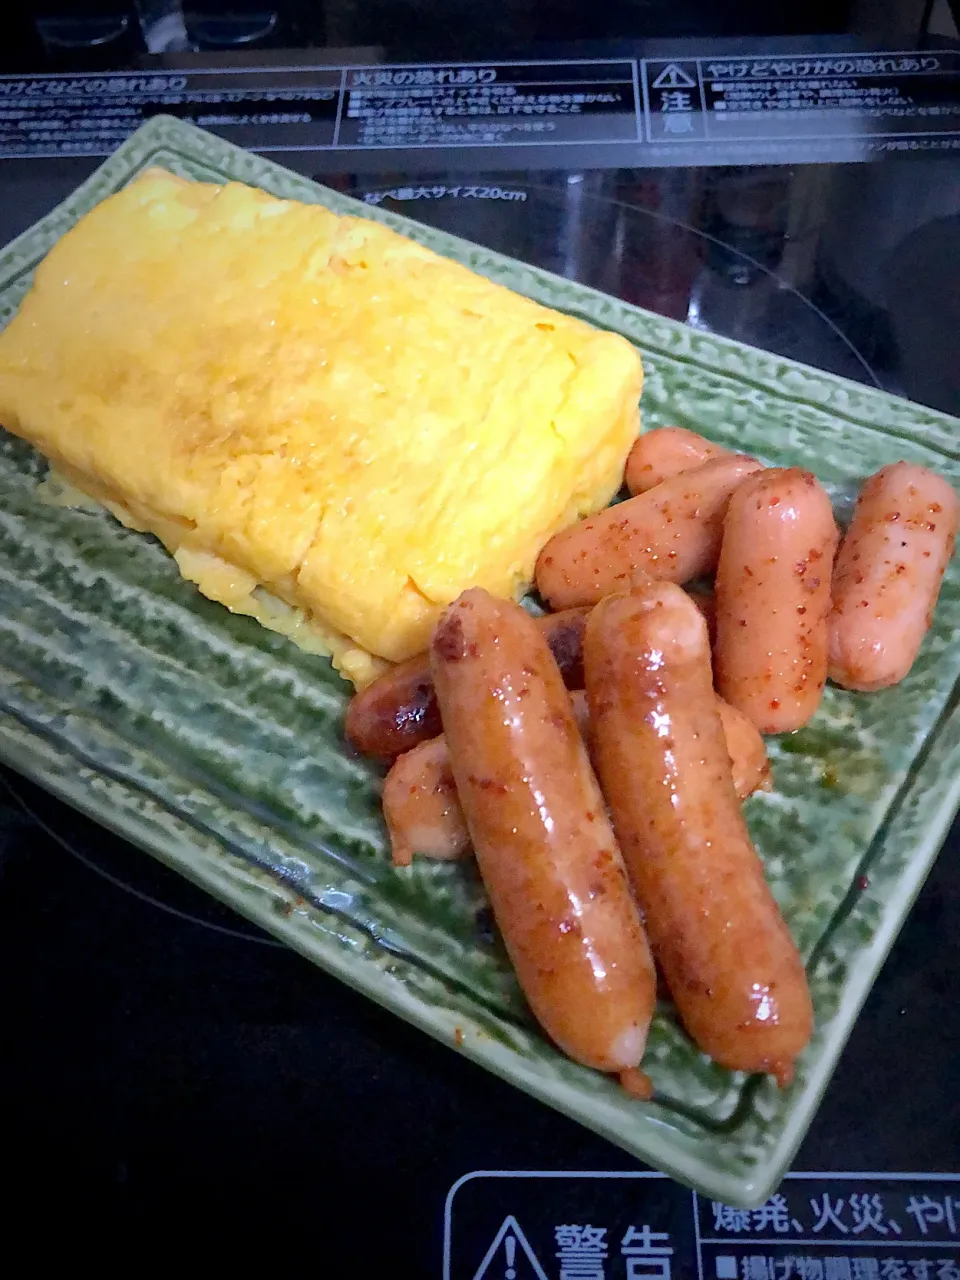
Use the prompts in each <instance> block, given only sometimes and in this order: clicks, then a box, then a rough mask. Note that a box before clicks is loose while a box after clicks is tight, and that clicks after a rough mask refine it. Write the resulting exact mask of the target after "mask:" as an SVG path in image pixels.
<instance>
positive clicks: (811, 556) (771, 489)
mask: <svg viewBox="0 0 960 1280" xmlns="http://www.w3.org/2000/svg"><path fill="white" fill-rule="evenodd" d="M836 550H837V527H836V524H835V523H834V519H833V511H832V509H831V507H830V499H829V498H828V497H827V495H826V493H825V492H824V491H823V489H822V488H821V486H820V484H819V483H818V482H817V480H816V478H815V477H814V476H812V475H811V474H810V472H809V471H800V470H798V469H797V468H790V469H787V470H784V469H779V468H778V469H774V470H770V471H765V472H763V473H762V474H761V475H758V476H753V477H751V478H750V479H749V480H747V481H746V482H745V483H744V484H743V485H742V486H741V487H740V488H739V489H738V490H737V492H736V493H735V494H734V495H733V498H732V499H731V500H730V506H729V509H728V510H727V516H726V519H725V520H724V525H723V549H722V551H721V552H720V563H719V566H718V568H717V577H716V583H715V594H716V602H717V638H716V645H715V648H714V674H715V677H716V685H717V692H718V693H719V694H720V696H721V697H722V698H725V699H726V700H727V702H729V703H731V704H732V705H733V706H735V707H737V708H738V710H740V711H742V712H743V713H744V715H746V716H748V717H749V719H750V720H752V721H753V723H754V724H755V725H756V727H757V728H758V729H759V730H760V732H761V733H788V732H790V731H791V730H793V729H799V728H800V727H801V725H804V724H806V723H807V721H808V720H809V719H810V717H811V716H812V715H813V713H814V712H815V711H816V709H817V707H818V706H819V705H820V699H821V697H822V696H823V687H824V685H825V683H826V679H827V614H828V612H829V610H830V575H831V572H832V569H833V557H834V555H835V554H836Z"/></svg>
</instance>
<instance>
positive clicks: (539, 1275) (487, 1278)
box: [473, 1213, 547, 1280]
mask: <svg viewBox="0 0 960 1280" xmlns="http://www.w3.org/2000/svg"><path fill="white" fill-rule="evenodd" d="M518 1259H519V1260H520V1262H521V1263H523V1262H524V1260H526V1262H527V1263H528V1264H529V1266H522V1267H521V1268H520V1271H519V1274H518V1269H517V1261H518ZM531 1276H532V1277H535V1280H547V1275H546V1272H545V1271H544V1269H543V1267H541V1265H540V1263H539V1262H538V1261H537V1255H536V1254H535V1253H534V1252H533V1250H532V1249H531V1247H530V1241H529V1240H528V1239H527V1237H526V1236H525V1235H524V1234H523V1231H522V1230H521V1229H520V1224H519V1222H517V1220H516V1218H515V1217H514V1216H513V1214H512V1213H511V1214H508V1215H507V1216H506V1217H505V1218H504V1220H503V1222H502V1224H501V1226H500V1230H499V1231H498V1232H497V1234H496V1235H495V1236H494V1237H493V1244H492V1245H491V1246H490V1248H489V1249H488V1250H487V1252H486V1253H485V1254H484V1255H483V1261H482V1262H481V1263H480V1265H479V1267H477V1269H476V1271H475V1272H474V1274H473V1280H528V1278H529V1277H531Z"/></svg>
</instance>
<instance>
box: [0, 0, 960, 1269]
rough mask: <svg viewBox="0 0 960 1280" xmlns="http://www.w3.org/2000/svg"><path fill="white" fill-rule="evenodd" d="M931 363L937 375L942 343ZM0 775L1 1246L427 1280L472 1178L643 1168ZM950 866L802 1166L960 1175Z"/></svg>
mask: <svg viewBox="0 0 960 1280" xmlns="http://www.w3.org/2000/svg"><path fill="white" fill-rule="evenodd" d="M891 10H893V11H894V12H891ZM265 12H266V14H267V24H266V27H264V21H263V19H264V13H265ZM928 17H929V13H928V12H927V9H926V6H924V5H920V4H918V5H913V6H910V5H903V6H896V5H893V6H885V5H883V4H874V5H868V4H857V3H850V4H843V3H839V4H836V3H826V2H823V0H813V2H811V3H804V4H799V3H797V4H785V5H780V6H773V5H770V4H769V3H766V2H761V0H741V2H740V3H737V4H724V5H717V4H704V3H667V2H665V0H649V2H646V0H636V2H635V3H626V2H625V0H621V2H620V3H611V4H605V5H604V4H593V5H591V4H587V3H586V2H585V0H583V2H581V3H573V0H559V3H554V4H551V5H547V4H544V3H542V0H539V2H535V0H515V2H514V3H503V4H495V5H485V6H480V5H477V4H471V3H466V0H450V2H449V3H446V4H440V3H434V4H428V3H427V2H426V0H376V2H375V3H370V4H357V5H354V4H340V5H336V4H328V5H326V6H321V5H309V4H306V3H302V2H301V3H291V4H287V5H279V4H276V5H271V4H254V5H250V4H245V3H241V2H240V0H231V3H230V4H229V5H221V6H217V5H215V4H213V3H212V2H211V3H206V4H204V5H203V6H202V8H201V6H199V5H198V6H196V7H195V8H194V9H189V8H188V11H187V12H186V14H185V19H186V22H185V27H184V29H185V30H186V32H187V35H188V39H189V41H190V44H191V45H192V46H193V47H196V48H199V49H201V50H214V49H223V48H240V47H243V48H246V49H250V50H256V49H258V48H264V49H265V48H268V47H277V45H282V44H284V43H298V44H299V45H301V46H302V45H304V44H308V43H313V44H317V45H323V44H333V43H336V44H338V45H363V44H378V45H388V46H392V47H393V48H394V49H395V50H396V51H397V52H398V54H402V55H403V56H406V57H417V56H424V55H427V54H433V53H439V52H446V53H449V52H454V51H456V52H460V53H465V54H469V53H470V52H482V53H483V54H485V55H487V56H489V55H490V53H491V52H493V53H494V54H495V56H498V57H499V56H504V55H505V54H507V53H511V52H515V51H516V50H522V49H524V48H525V47H526V45H527V43H528V42H532V41H538V42H540V41H551V42H553V41H562V40H581V41H599V40H602V39H609V38H635V37H649V36H680V35H684V36H688V35H744V36H759V35H775V34H814V33H831V32H837V33H842V32H847V31H851V30H860V31H862V30H867V31H871V30H875V31H878V32H879V31H884V30H886V31H889V30H891V29H897V30H905V31H906V30H908V31H909V32H911V33H912V34H913V35H915V34H916V32H918V31H919V30H920V28H921V26H922V25H923V23H924V21H925V20H926V19H927V18H928ZM138 19H139V15H138V14H137V13H136V12H134V10H133V9H132V8H130V7H125V6H122V5H109V4H97V3H95V2H94V0H89V2H88V3H83V2H82V0H81V2H79V3H76V4H71V5H52V4H39V5H33V6H30V5H24V6H18V11H17V15H16V18H11V17H9V16H7V17H5V18H3V19H0V24H6V25H5V27H4V38H3V40H2V41H0V63H2V67H0V69H2V70H14V69H29V70H31V71H49V70H64V69H67V70H76V69H91V68H97V67H110V68H114V67H120V66H123V65H127V64H128V63H129V62H130V61H132V60H135V59H137V58H139V57H142V56H143V53H144V49H145V43H144V37H143V31H142V28H141V25H140V23H139V20H138ZM38 20H39V22H38ZM124 20H125V21H124ZM231 24H232V25H231ZM258 24H259V26H258ZM258 32H259V33H260V34H258ZM111 33H112V34H111ZM238 33H239V35H238ZM240 37H242V38H240ZM5 198H7V199H9V198H11V192H10V190H7V191H5ZM951 243H955V242H951ZM944 262H945V265H946V263H947V257H945V258H944ZM911 278H912V277H911ZM938 314H941V313H940V312H939V311H938ZM932 341H934V342H935V343H936V342H939V341H942V342H944V343H946V344H947V346H946V347H945V348H944V349H945V350H947V351H948V352H952V353H953V364H954V365H955V364H956V360H955V355H956V350H957V339H956V333H955V331H949V332H947V333H941V334H939V335H936V333H935V336H934V338H933V339H932ZM0 779H5V781H2V782H0V965H2V970H0V971H2V973H3V974H4V979H5V981H4V995H5V1000H4V1004H5V1010H4V1012H5V1015H6V1016H5V1018H4V1022H3V1026H4V1030H5V1033H6V1034H5V1035H4V1043H3V1049H2V1054H0V1097H2V1099H3V1102H2V1112H0V1115H2V1117H3V1119H2V1124H3V1129H2V1133H3V1148H2V1149H3V1151H4V1154H5V1156H6V1162H7V1164H8V1166H9V1167H10V1170H11V1174H12V1177H10V1178H9V1179H8V1181H7V1187H6V1190H5V1192H4V1193H3V1210H4V1215H3V1221H4V1224H5V1226H4V1230H5V1234H6V1237H7V1239H8V1240H10V1239H18V1240H20V1239H23V1240H27V1241H29V1242H31V1243H33V1244H35V1245H40V1246H41V1247H43V1248H50V1249H55V1248H57V1247H58V1246H59V1247H69V1248H71V1249H72V1250H73V1252H74V1255H75V1256H84V1255H86V1254H87V1250H88V1247H92V1246H93V1245H95V1249H96V1253H95V1255H94V1254H90V1255H89V1256H96V1257H98V1258H100V1259H103V1258H106V1257H109V1256H110V1255H111V1253H113V1252H114V1251H117V1252H118V1253H120V1254H122V1255H123V1256H125V1258H126V1259H127V1261H128V1263H129V1262H130V1261H131V1259H136V1260H137V1265H143V1264H142V1259H143V1258H144V1257H148V1258H150V1257H154V1256H157V1255H158V1254H160V1253H162V1252H164V1251H165V1250H167V1249H174V1250H181V1249H185V1248H186V1246H187V1245H188V1244H189V1246H190V1248H191V1249H192V1250H193V1252H191V1254H190V1255H187V1254H186V1253H185V1252H180V1254H179V1258H180V1261H181V1263H182V1262H183V1260H184V1259H188V1258H189V1259H192V1260H195V1259H197V1258H200V1257H207V1256H212V1257H215V1259H216V1260H217V1261H218V1262H220V1263H221V1264H223V1265H226V1264H227V1263H228V1262H233V1261H234V1260H240V1261H246V1262H247V1263H250V1261H251V1260H252V1259H257V1258H259V1257H261V1256H266V1257H268V1258H269V1259H270V1260H271V1262H272V1264H273V1265H276V1264H277V1263H280V1264H281V1265H287V1264H289V1262H292V1263H293V1264H294V1265H296V1266H300V1267H303V1266H307V1267H309V1268H310V1269H311V1270H313V1271H314V1272H315V1273H316V1274H318V1275H319V1276H325V1275H333V1274H338V1275H340V1274H343V1275H358V1276H364V1275H371V1276H372V1275H381V1274H383V1275H398V1276H405V1275H410V1276H415V1275H416V1276H419V1275H423V1276H430V1275H438V1274H439V1259H440V1224H441V1214H442V1208H443V1201H444V1198H445V1195H446V1193H447V1191H448V1189H449V1187H450V1186H451V1184H452V1183H453V1182H454V1181H455V1180H456V1179H457V1178H458V1177H459V1176H461V1175H462V1174H463V1173H465V1172H467V1171H469V1170H471V1169H475V1168H493V1169H497V1168H507V1169H509V1168H527V1169H530V1168H553V1169H563V1168H578V1169H602V1168H606V1169H619V1168H623V1169H629V1168H635V1167H636V1163H635V1162H634V1161H632V1160H631V1159H630V1158H629V1157H627V1156H626V1155H625V1154H623V1153H622V1152H620V1151H618V1150H617V1149H616V1148H615V1147H613V1146H611V1145H609V1144H608V1143H606V1142H604V1141H602V1140H600V1139H599V1138H596V1137H594V1136H593V1135H591V1134H590V1133H589V1132H587V1131H586V1130H584V1129H582V1128H580V1127H578V1126H577V1125H575V1124H573V1123H572V1122H570V1121H568V1120H566V1119H564V1118H563V1117H561V1116H559V1115H557V1114H555V1113H553V1112H551V1111H549V1110H547V1109H546V1108H544V1107H542V1106H540V1105H539V1104H536V1103H534V1102H532V1101H530V1100H529V1099H528V1098H526V1097H525V1096H524V1095H522V1094H521V1093H520V1092H518V1091H517V1090H515V1089H514V1088H512V1087H511V1086H508V1085H506V1084H504V1083H502V1082H501V1081H499V1080H498V1079H496V1078H494V1077H492V1076H490V1075H488V1074H486V1073H485V1072H483V1071H481V1070H480V1069H479V1068H477V1067H475V1066H473V1065H472V1064H470V1063H468V1062H466V1061H465V1060H463V1059H462V1058H459V1057H458V1056H457V1055H456V1054H455V1053H453V1052H451V1050H450V1049H449V1048H448V1047H445V1046H440V1045H438V1044H435V1043H434V1042H432V1041H430V1040H428V1039H427V1038H426V1037H425V1036H423V1035H422V1034H421V1033H420V1032H417V1031H414V1030H412V1029H410V1028H408V1027H407V1026H406V1025H405V1024H403V1023H402V1022H400V1021H399V1020H398V1019H397V1018H395V1017H394V1016H392V1015H389V1014H386V1013H384V1012H382V1011H381V1010H379V1009H378V1008H377V1007H376V1006H374V1005H372V1004H371V1003H369V1002H368V1001H366V1000H364V999H363V998H361V997H359V996H357V995H355V994H354V993H353V992H351V991H350V990H348V989H347V988H346V987H344V986H342V985H340V984H339V983H337V982H336V981H334V980H333V979H331V978H328V977H327V976H326V975H325V974H323V973H322V972H320V971H319V970H317V969H315V968H313V967H311V966H310V965H309V964H307V963H306V962H305V961H304V960H302V959H300V958H299V957H298V956H296V955H295V954H293V953H292V952H290V951H287V950H286V949H284V948H283V947H281V946H278V945H277V944H275V943H273V942H272V940H270V939H267V938H266V937H264V936H263V935H261V934H259V933H258V932H257V931H256V930H255V929H253V928H252V927H251V926H248V925H247V924H246V923H244V922H243V921H240V920H238V919H237V918H236V917H234V916H233V915H232V914H231V913H229V912H228V911H227V910H225V909H221V908H220V907H218V906H217V905H216V904H215V903H213V902H211V901H210V900H209V899H207V898H206V897H205V896H204V895H202V894H201V893H200V892H199V891H195V890H193V889H192V888H191V887H190V886H189V885H187V884H185V883H184V882H182V881H181V880H179V879H178V878H177V877H175V876H173V875H172V874H170V873H168V872H166V871H165V870H164V869H163V868H162V867H160V866H158V865H155V864H153V863H152V862H151V861H150V860H149V859H148V858H147V857H146V856H145V855H143V854H142V853H140V852H139V851H136V850H133V849H131V848H129V847H128V846H126V845H124V844H123V843H122V842H120V841H119V840H116V839H115V838H114V837H112V836H110V835H109V834H108V833H106V832H104V831H102V830H101V829H99V828H98V827H96V826H94V825H93V824H91V823H89V822H87V821H86V820H84V819H82V818H80V817H79V816H77V815H75V814H74V813H72V812H71V811H69V810H67V809H66V808H64V807H63V806H61V805H60V804H58V803H56V802H55V801H53V800H52V799H50V798H49V797H47V796H45V795H44V794H43V793H42V792H40V791H39V790H38V789H36V788H35V787H33V786H31V785H30V784H28V783H26V782H24V781H22V780H20V779H18V778H16V777H15V776H14V775H12V774H5V773H0ZM957 847H958V845H957V832H956V829H955V830H954V831H953V832H952V833H951V836H950V838H949V840H948V842H947V845H946V847H945V850H944V852H943V853H942V854H941V857H940V859H939V862H938V863H937V866H936V867H935V869H934V872H933V874H932V876H931V878H930V880H929V882H928V884H927V885H926V887H925V889H924V890H923V892H922V894H921V895H920V898H919V900H918V902H917V904H916V907H915V908H914V911H913V913H912V914H911V916H910V918H909V920H908V922H907V925H906V927H905V929H904V931H903V933H902V935H901V937H900V939H899V940H898V942H897V944H896V946H895V948H894V951H893V953H892V955H891V957H890V959H889V961H888V963H887V965H886V966H885V968H884V970H883V972H882V974H881V976H880V978H879V980H878V982H877V984H876V986H875V988H874V990H873V993H872V994H871V996H870V998H869V1000H868V1002H867V1005H866V1008H865V1009H864V1012H863V1014H862V1016H861V1018H860V1019H859V1021H858V1023H857V1026H856V1029H855V1031H854V1033H853V1036H852V1039H851V1041H850V1044H849V1046H848V1048H847V1050H846V1052H845V1054H844V1056H843V1058H842V1060H841V1063H840V1066H839V1069H838V1072H837V1074H836V1076H835V1078H834V1080H833V1082H832V1083H831V1085H830V1087H829V1089H828V1091H827V1094H826V1097H825V1099H824V1103H823V1106H822V1108H821V1110H820V1113H819V1115H818V1117H817V1119H816V1121H815V1123H814V1126H813V1128H812V1130H811V1132H810V1135H809V1137H808V1139H807V1141H806V1142H805V1144H804V1146H803V1148H802V1150H801V1153H800V1155H799V1156H798V1159H797V1162H796V1167H798V1168H816V1169H832V1170H844V1169H866V1170H884V1171H887V1170H889V1171H894V1170H903V1171H909V1170H942V1171H957V1170H960V1106H958V1102H957V1088H958V1084H960V1048H958V1045H960V1012H958V1002H957V998H956V984H957V978H958V975H960V888H958V878H957ZM131 1239H133V1240H135V1241H136V1248H137V1250H138V1252H137V1253H136V1254H131V1253H130V1252H129V1248H130V1244H129V1241H130V1240H131ZM205 1248H209V1249H210V1250H214V1249H215V1250H216V1254H212V1253H211V1254H206V1253H205V1252H203V1253H202V1252H200V1251H201V1250H204V1249H205Z"/></svg>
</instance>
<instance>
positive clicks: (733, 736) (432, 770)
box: [383, 689, 770, 867]
mask: <svg viewBox="0 0 960 1280" xmlns="http://www.w3.org/2000/svg"><path fill="white" fill-rule="evenodd" d="M570 707H571V709H572V711H573V718H574V719H575V720H576V722H577V728H578V729H579V730H580V733H581V734H582V735H583V739H584V741H585V742H588V737H587V735H588V712H587V698H586V694H585V693H584V691H583V690H582V689H577V690H575V691H574V692H573V693H571V695H570ZM717 709H718V710H719V712H720V723H721V724H722V725H723V733H724V737H725V738H726V742H727V751H728V753H729V755H730V761H731V764H732V766H733V783H734V787H735V788H736V792H737V795H738V796H739V797H740V798H741V799H745V798H746V797H747V796H749V795H751V794H752V793H753V792H754V791H761V790H766V789H768V788H769V786H770V765H769V762H768V761H767V753H766V750H765V749H764V745H763V739H762V738H761V737H760V735H759V733H757V731H756V729H755V728H754V727H753V725H752V724H751V723H750V721H749V720H748V719H747V717H746V716H745V715H743V714H742V713H741V712H739V711H737V710H736V709H735V708H734V707H731V706H730V705H729V703H726V702H724V701H723V700H722V699H721V698H718V699H717ZM588 750H589V742H588ZM383 816H384V818H385V820H386V824H387V831H388V832H389V835H390V846H391V850H392V854H393V863H394V866H397V867H406V866H409V865H410V863H411V861H412V860H413V855H414V854H415V853H419V854H422V855H423V856H424V857H425V858H436V859H438V860H439V861H444V862H446V861H452V860H453V859H456V858H464V857H467V856H468V855H469V854H470V852H471V848H470V833H469V832H468V831H467V824H466V820H465V819H464V816H463V809H462V808H461V805H460V797H459V796H458V795H457V784H456V783H455V782H454V780H453V769H452V768H451V767H450V754H449V752H448V751H447V740H446V738H445V737H444V736H443V734H441V735H440V737H439V738H431V739H430V741H429V742H421V743H420V745H419V746H418V747H414V748H413V750H412V751H406V752H404V754H403V755H402V756H398V757H397V759H396V760H395V761H394V762H393V765H392V767H391V769H390V772H389V773H388V774H387V776H386V779H385V780H384V784H383Z"/></svg>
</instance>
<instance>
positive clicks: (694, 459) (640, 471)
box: [623, 427, 727, 494]
mask: <svg viewBox="0 0 960 1280" xmlns="http://www.w3.org/2000/svg"><path fill="white" fill-rule="evenodd" d="M726 452H727V450H726V449H723V448H722V447H721V446H720V445H718V444H711V442H710V441H709V440H705V439H704V438H703V436H698V435H697V433H696V432H695V431H688V430H687V429H686V427H654V429H653V430H652V431H645V432H644V433H643V435H641V436H638V437H637V441H636V443H635V444H634V446H633V448H632V449H631V450H630V453H629V456H628V457H627V468H626V471H625V472H624V477H623V478H624V480H626V482H627V488H628V489H629V490H630V492H631V493H632V494H638V493H646V491H647V490H648V489H653V488H654V487H655V486H656V485H658V484H660V483H661V482H662V481H663V480H669V479H670V477H671V476H678V475H680V474H681V472H683V471H689V470H691V468H693V467H699V466H700V465H701V464H702V463H704V462H709V461H710V459H711V458H717V457H719V456H720V454H721V453H726Z"/></svg>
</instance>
